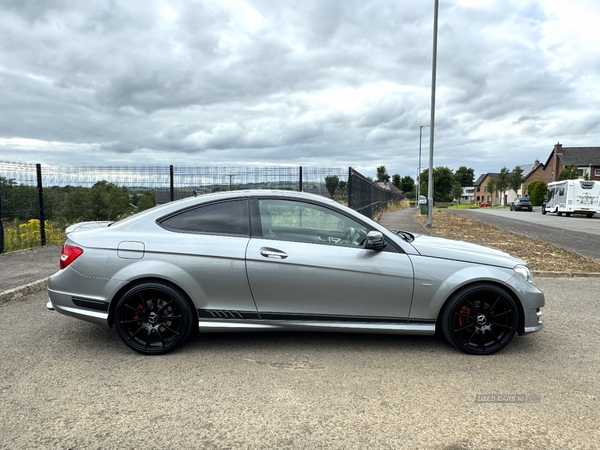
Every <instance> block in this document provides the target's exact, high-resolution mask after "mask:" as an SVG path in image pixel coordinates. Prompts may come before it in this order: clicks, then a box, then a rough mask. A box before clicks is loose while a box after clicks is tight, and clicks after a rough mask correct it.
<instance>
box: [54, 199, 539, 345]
mask: <svg viewBox="0 0 600 450" xmlns="http://www.w3.org/2000/svg"><path fill="white" fill-rule="evenodd" d="M48 294H49V297H50V301H49V302H48V305H47V307H48V308H49V309H51V310H56V311H58V312H59V313H62V314H66V315H69V316H73V317H76V318H78V319H83V320H86V321H89V322H93V323H98V324H103V325H108V326H111V327H115V328H116V329H117V333H118V334H119V336H120V337H121V339H122V340H123V342H125V344H126V345H128V346H129V347H130V348H132V349H133V350H135V351H137V352H140V353H143V354H148V355H156V354H163V353H166V352H168V351H171V350H173V349H175V348H176V347H178V346H179V345H181V344H182V343H183V342H184V341H185V340H186V339H187V338H188V336H189V335H190V334H195V333H196V332H220V331H232V330H241V331H249V330H316V331H338V332H369V333H404V334H424V335H433V334H434V333H435V332H436V331H439V333H440V334H441V335H442V336H443V337H445V339H446V340H447V341H448V342H450V344H452V345H453V346H455V347H456V348H458V349H460V350H463V351H465V352H467V353H471V354H478V355H487V354H491V353H494V352H497V351H498V350H500V349H502V348H504V347H505V346H506V345H507V344H508V343H509V342H510V341H511V340H512V338H513V337H514V335H515V333H518V334H519V335H523V334H527V333H532V332H535V331H538V330H541V329H542V322H541V320H540V316H541V314H542V313H541V311H540V308H541V307H542V306H544V294H543V293H542V292H540V291H539V290H538V289H537V288H536V287H535V285H534V282H533V279H532V276H531V272H530V270H529V268H528V267H527V264H526V263H525V261H523V260H521V259H519V258H517V257H514V256H511V255H509V254H507V253H505V252H502V251H500V250H496V249H493V248H488V247H483V246H479V245H474V244H469V243H466V242H461V241H454V240H449V239H441V238H435V237H430V236H427V235H414V234H410V233H407V232H403V231H390V230H388V229H386V228H384V227H382V226H380V225H379V224H377V223H376V222H373V221H371V220H369V219H368V218H366V217H364V216H362V215H361V214H359V213H357V212H356V211H353V210H352V209H350V208H347V207H345V206H343V205H341V204H339V203H337V202H335V201H334V200H330V199H326V198H324V197H320V196H316V195H311V194H307V193H302V192H291V191H285V192H279V191H267V190H255V191H231V192H226V193H218V194H209V195H204V196H199V197H192V198H187V199H185V200H180V201H175V202H171V203H168V204H166V205H162V206H157V207H155V208H153V209H149V210H147V211H144V212H141V213H138V214H136V215H134V216H131V217H128V218H126V219H124V220H121V221H118V222H114V223H111V222H84V223H80V224H77V225H73V226H71V227H69V228H68V229H67V240H66V242H65V244H64V246H63V249H62V255H61V258H60V270H59V271H58V272H57V273H55V274H54V275H52V276H51V277H50V279H49V280H48Z"/></svg>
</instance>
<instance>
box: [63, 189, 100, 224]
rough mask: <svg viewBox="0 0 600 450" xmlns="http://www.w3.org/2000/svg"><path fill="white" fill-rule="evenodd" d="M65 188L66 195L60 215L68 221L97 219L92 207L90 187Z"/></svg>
mask: <svg viewBox="0 0 600 450" xmlns="http://www.w3.org/2000/svg"><path fill="white" fill-rule="evenodd" d="M64 190H65V195H64V200H63V203H62V207H61V209H60V217H62V218H63V219H64V220H65V222H66V223H76V222H83V221H86V220H95V219H96V216H95V214H94V211H93V208H92V200H91V191H90V189H89V188H84V187H82V186H77V187H75V186H66V187H65V188H64Z"/></svg>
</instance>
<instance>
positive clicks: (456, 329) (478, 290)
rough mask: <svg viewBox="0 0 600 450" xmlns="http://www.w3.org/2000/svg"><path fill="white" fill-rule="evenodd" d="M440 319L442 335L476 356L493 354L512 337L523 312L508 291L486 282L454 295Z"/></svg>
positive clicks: (451, 342)
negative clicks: (520, 311)
mask: <svg viewBox="0 0 600 450" xmlns="http://www.w3.org/2000/svg"><path fill="white" fill-rule="evenodd" d="M440 320H441V330H442V334H443V335H444V337H445V338H446V340H447V341H448V342H449V343H450V344H452V345H453V346H455V347H456V348H458V349H459V350H462V351H464V352H466V353H470V354H472V355H490V354H492V353H495V352H497V351H499V350H502V349H503V348H504V347H506V346H507V345H508V343H509V342H510V341H511V340H512V338H513V336H514V335H515V332H516V330H517V325H518V323H519V312H518V310H517V306H516V304H515V302H514V300H513V299H512V297H511V296H510V295H508V293H507V292H506V291H504V290H503V289H501V288H499V287H497V286H495V285H493V284H489V283H482V284H477V285H473V286H468V287H466V288H464V289H462V290H460V291H458V292H457V293H456V294H454V295H453V296H452V297H451V298H450V300H448V302H447V303H446V305H445V306H444V308H443V310H442V313H441V318H440Z"/></svg>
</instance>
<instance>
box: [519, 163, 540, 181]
mask: <svg viewBox="0 0 600 450" xmlns="http://www.w3.org/2000/svg"><path fill="white" fill-rule="evenodd" d="M519 167H520V168H521V170H522V171H523V177H525V178H527V175H529V174H530V173H531V172H533V169H535V168H536V167H537V166H536V165H535V164H522V165H520V166H519Z"/></svg>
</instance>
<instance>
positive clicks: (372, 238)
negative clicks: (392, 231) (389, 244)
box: [365, 231, 386, 250]
mask: <svg viewBox="0 0 600 450" xmlns="http://www.w3.org/2000/svg"><path fill="white" fill-rule="evenodd" d="M385 246H386V243H385V239H383V234H382V233H381V232H379V231H369V233H368V234H367V238H366V239H365V249H367V250H381V249H382V248H384V247H385Z"/></svg>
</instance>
